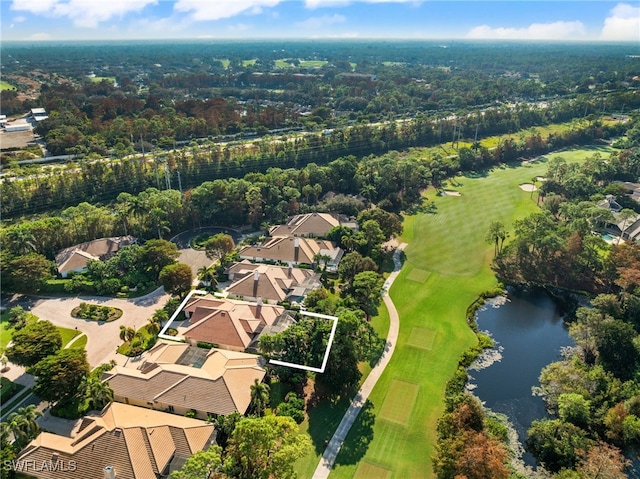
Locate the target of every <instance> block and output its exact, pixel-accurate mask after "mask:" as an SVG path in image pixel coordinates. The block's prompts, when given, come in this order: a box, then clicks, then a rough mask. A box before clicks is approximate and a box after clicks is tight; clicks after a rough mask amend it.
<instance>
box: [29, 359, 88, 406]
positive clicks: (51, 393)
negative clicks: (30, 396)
mask: <svg viewBox="0 0 640 479" xmlns="http://www.w3.org/2000/svg"><path fill="white" fill-rule="evenodd" d="M28 371H29V373H30V374H33V375H34V376H35V377H36V386H35V388H34V391H35V393H36V394H37V395H38V396H39V397H41V398H42V399H44V400H45V401H49V402H54V401H59V400H60V399H65V398H69V397H71V396H74V395H75V394H76V393H77V391H78V388H79V387H80V384H82V380H83V378H84V377H86V376H87V375H88V374H89V372H90V367H89V363H88V362H87V353H86V351H85V350H84V349H61V350H60V351H58V352H57V353H56V354H52V355H50V356H47V357H45V358H44V359H42V360H40V361H39V362H38V363H37V364H35V365H33V366H31V367H30V368H29V369H28Z"/></svg>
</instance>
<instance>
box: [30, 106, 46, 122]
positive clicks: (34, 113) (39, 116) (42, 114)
mask: <svg viewBox="0 0 640 479" xmlns="http://www.w3.org/2000/svg"><path fill="white" fill-rule="evenodd" d="M31 118H33V121H35V122H36V123H38V122H39V121H42V120H46V119H47V118H49V115H47V110H45V109H44V108H32V109H31Z"/></svg>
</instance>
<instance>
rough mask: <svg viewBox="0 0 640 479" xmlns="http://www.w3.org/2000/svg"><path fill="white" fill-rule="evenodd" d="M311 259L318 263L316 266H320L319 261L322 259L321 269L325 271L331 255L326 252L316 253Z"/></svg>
mask: <svg viewBox="0 0 640 479" xmlns="http://www.w3.org/2000/svg"><path fill="white" fill-rule="evenodd" d="M313 260H314V261H315V262H317V263H318V267H319V266H320V262H321V261H322V263H323V269H322V271H326V270H327V263H328V262H329V261H330V260H331V256H329V255H328V254H320V253H316V254H315V255H314V256H313Z"/></svg>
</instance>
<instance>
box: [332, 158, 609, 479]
mask: <svg viewBox="0 0 640 479" xmlns="http://www.w3.org/2000/svg"><path fill="white" fill-rule="evenodd" d="M593 153H595V151H593V150H589V149H584V150H579V151H574V152H563V153H561V154H560V156H563V157H564V158H566V159H567V160H568V161H580V160H581V159H585V158H586V157H588V156H591V155H592V154H593ZM600 153H601V154H606V152H603V151H600ZM548 156H549V157H552V156H555V154H552V155H548ZM545 172H546V162H544V161H540V162H533V163H528V164H527V165H525V166H522V167H518V168H498V169H495V170H494V171H492V172H490V173H489V174H488V175H487V176H486V177H475V178H469V177H459V178H456V190H458V191H460V192H461V196H459V197H458V196H436V195H435V190H432V191H428V192H427V197H428V198H429V200H433V201H434V202H435V205H436V212H435V213H434V214H418V215H414V216H409V217H406V218H405V222H404V234H403V238H402V239H403V240H404V241H406V242H407V243H409V246H408V247H407V248H406V250H405V252H406V257H407V261H406V263H405V266H404V268H403V269H402V271H401V273H400V275H399V276H398V278H397V279H396V281H395V283H394V284H393V286H392V288H391V291H390V295H391V298H392V299H393V301H394V304H395V305H396V308H397V310H398V313H399V315H400V335H399V338H398V343H397V346H396V349H395V352H394V355H393V357H392V359H391V362H390V363H389V365H388V367H387V369H386V370H385V372H384V374H383V375H382V377H381V378H380V381H379V382H378V384H377V385H376V387H375V389H374V390H373V392H372V394H371V396H370V397H369V402H370V407H369V408H367V409H366V410H365V411H363V413H364V414H362V413H361V415H360V416H359V417H358V419H357V420H356V423H355V424H354V426H353V428H352V430H351V433H350V434H349V435H348V436H347V439H346V441H345V443H344V445H343V447H342V449H341V451H340V453H339V455H338V458H337V460H336V466H335V469H334V471H333V472H332V473H331V476H330V477H331V478H354V477H355V478H357V479H361V478H365V477H366V478H384V477H433V475H434V474H433V470H432V464H431V458H432V456H433V454H434V452H435V449H434V447H435V444H436V425H437V421H438V419H439V418H440V417H441V416H442V414H443V412H444V391H445V387H446V384H447V382H448V381H449V380H450V379H451V378H452V377H453V376H454V374H455V371H456V369H457V367H458V362H459V360H460V358H461V357H462V355H463V353H464V352H465V351H466V350H468V349H469V348H471V347H473V346H475V345H476V344H477V339H476V336H475V334H474V332H473V331H472V330H471V328H469V326H468V324H467V320H466V313H467V308H468V307H469V305H471V304H472V303H473V302H474V301H475V300H476V299H477V297H478V295H479V294H481V293H482V292H483V291H487V290H490V289H492V288H494V287H495V286H496V284H497V281H496V279H495V277H494V275H493V273H492V271H491V270H490V268H489V263H490V260H491V258H492V253H493V245H492V244H491V245H490V244H488V243H486V242H485V234H486V232H487V230H488V227H489V224H490V222H491V221H495V220H498V221H501V222H502V223H504V225H505V227H506V229H507V231H510V230H511V231H512V230H513V222H514V221H515V220H517V219H520V218H524V217H525V216H526V215H528V214H529V213H531V212H534V211H536V209H537V205H536V197H535V195H534V196H533V198H532V197H531V194H530V193H528V192H525V191H523V190H522V189H520V188H519V184H521V183H523V182H526V181H529V180H530V179H531V178H532V177H534V176H544V174H545ZM363 433H364V435H363Z"/></svg>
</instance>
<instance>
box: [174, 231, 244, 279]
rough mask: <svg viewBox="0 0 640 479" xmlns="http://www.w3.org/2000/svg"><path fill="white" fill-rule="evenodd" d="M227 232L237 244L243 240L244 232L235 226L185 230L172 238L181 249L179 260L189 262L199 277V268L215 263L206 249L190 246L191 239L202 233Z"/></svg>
mask: <svg viewBox="0 0 640 479" xmlns="http://www.w3.org/2000/svg"><path fill="white" fill-rule="evenodd" d="M218 233H225V234H228V235H230V236H231V237H232V238H233V241H234V243H235V244H238V243H239V242H240V241H241V240H242V233H240V232H239V231H237V230H235V229H233V228H224V227H220V226H205V227H202V228H196V229H193V230H188V231H183V232H182V233H180V234H178V235H176V236H174V237H173V238H171V240H170V241H171V242H172V243H175V244H176V246H178V249H179V250H180V256H179V257H178V262H180V263H184V264H188V265H189V266H190V267H191V271H193V277H194V278H197V276H198V270H199V269H200V268H202V267H203V266H211V264H212V263H213V261H212V260H210V259H209V258H207V255H206V253H205V252H204V250H202V251H200V250H195V249H193V248H192V247H191V246H190V243H191V240H192V239H193V238H195V237H197V236H200V235H202V234H211V235H214V234H218ZM194 283H195V284H197V279H196V280H194Z"/></svg>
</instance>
